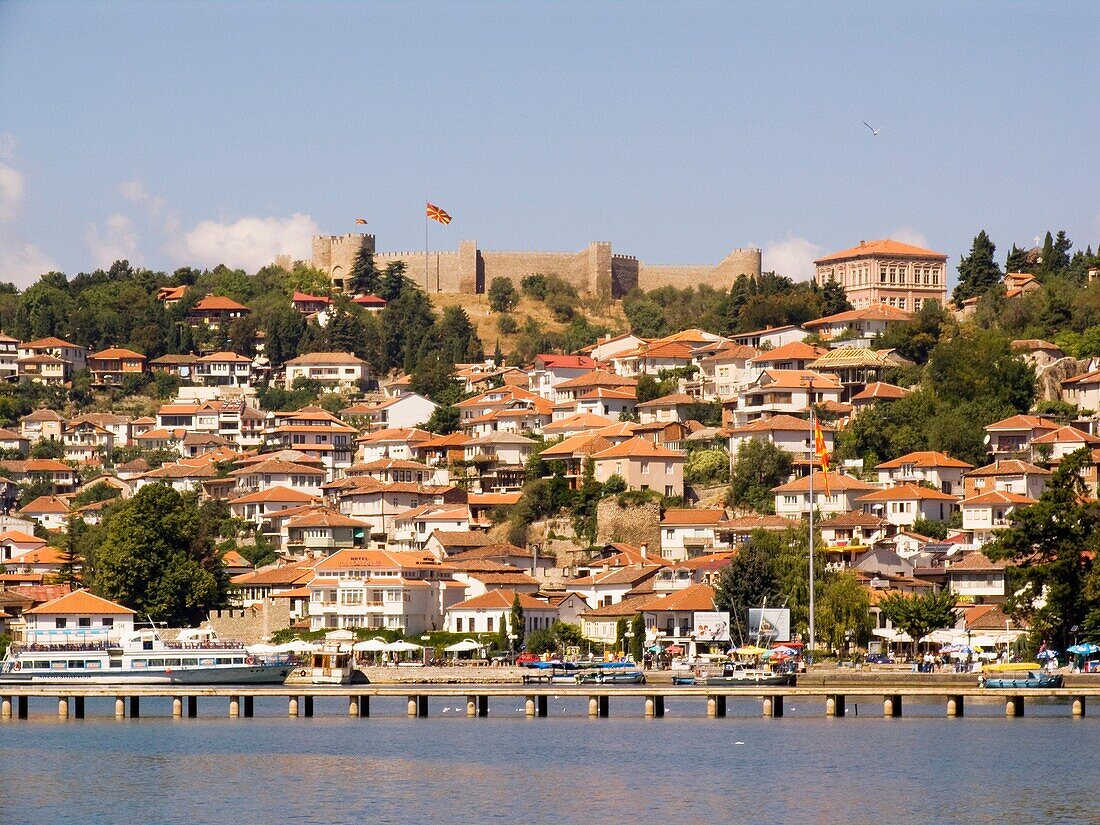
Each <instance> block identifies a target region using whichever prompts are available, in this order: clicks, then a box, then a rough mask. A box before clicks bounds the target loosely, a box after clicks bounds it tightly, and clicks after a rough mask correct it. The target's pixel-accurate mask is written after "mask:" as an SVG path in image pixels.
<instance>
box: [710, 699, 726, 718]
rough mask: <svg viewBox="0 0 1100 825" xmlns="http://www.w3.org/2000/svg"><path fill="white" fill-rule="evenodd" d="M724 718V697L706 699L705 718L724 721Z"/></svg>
mask: <svg viewBox="0 0 1100 825" xmlns="http://www.w3.org/2000/svg"><path fill="white" fill-rule="evenodd" d="M725 716H726V697H725V696H708V697H707V717H708V718H710V719H724V718H725Z"/></svg>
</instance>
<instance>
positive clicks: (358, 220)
mask: <svg viewBox="0 0 1100 825" xmlns="http://www.w3.org/2000/svg"><path fill="white" fill-rule="evenodd" d="M355 223H356V224H358V225H359V226H366V225H367V219H366V218H356V219H355Z"/></svg>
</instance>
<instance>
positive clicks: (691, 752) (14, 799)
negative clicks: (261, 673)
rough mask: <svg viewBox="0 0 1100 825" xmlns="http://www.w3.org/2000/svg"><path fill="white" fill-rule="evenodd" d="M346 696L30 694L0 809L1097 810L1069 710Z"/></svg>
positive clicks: (735, 817)
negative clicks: (240, 713) (121, 702)
mask: <svg viewBox="0 0 1100 825" xmlns="http://www.w3.org/2000/svg"><path fill="white" fill-rule="evenodd" d="M346 709H347V705H346V702H343V701H336V700H332V701H327V700H326V701H320V700H319V701H318V702H317V706H316V712H317V716H315V717H314V718H312V719H304V718H301V719H288V718H287V717H286V716H285V714H286V703H285V701H283V700H274V699H273V700H258V701H257V705H256V712H257V718H254V719H239V720H229V719H227V718H224V714H225V713H226V712H227V702H226V700H224V699H222V700H200V703H199V714H200V718H199V719H190V720H172V719H170V718H165V717H168V716H170V706H169V705H168V703H167V702H163V701H161V702H158V701H148V700H147V701H146V702H144V703H143V706H142V714H143V716H142V718H141V719H127V720H123V721H115V720H114V719H113V718H112V717H111V715H110V714H112V713H113V703H110V702H96V701H89V703H88V714H89V718H88V719H85V720H82V721H76V720H71V721H68V722H58V721H57V720H56V718H55V714H56V704H55V703H53V702H45V701H42V702H32V704H31V715H32V719H31V721H30V722H29V723H28V722H6V723H3V724H0V781H2V784H0V823H3V824H4V825H7V823H12V825H15V823H96V825H98V824H99V823H104V825H107V824H108V823H109V824H110V825H114V824H115V823H196V825H199V824H200V823H202V824H205V823H219V825H220V823H295V824H300V825H313V823H343V822H369V823H434V822H445V823H482V822H505V823H511V822H517V823H550V822H554V823H560V822H583V823H603V822H616V823H618V822H624V823H641V824H642V825H648V824H649V823H654V824H655V825H656V824H657V823H660V824H661V825H664V824H665V823H676V824H677V825H679V823H708V825H714V823H726V822H752V823H772V822H775V823H784V825H791V823H795V825H801V823H817V822H822V823H836V822H844V823H892V822H924V823H940V822H966V823H991V824H992V823H996V825H1004V824H1005V823H1034V822H1043V823H1087V822H1100V802H1098V801H1097V793H1098V783H1097V780H1100V767H1098V766H1097V762H1096V761H1095V748H1096V744H1097V736H1098V734H1100V721H1098V720H1095V719H1091V718H1086V719H1083V720H1080V719H1079V720H1073V719H1071V718H1069V709H1068V707H1067V706H1066V705H1060V706H1042V705H1029V706H1028V708H1027V714H1028V715H1027V716H1026V717H1025V718H1024V719H1021V720H1007V719H1005V718H1004V716H1003V706H1000V705H997V706H993V705H986V706H977V705H968V707H967V714H968V715H967V718H965V719H959V720H950V719H945V718H943V716H942V714H943V706H942V705H939V704H937V705H935V706H932V705H929V706H923V707H922V706H915V705H913V706H910V705H906V707H905V713H906V716H905V717H904V718H902V719H891V720H884V719H882V718H881V705H880V704H878V703H877V702H875V703H861V708H860V710H861V713H860V715H859V716H856V715H855V714H854V708H853V707H852V706H851V705H849V715H848V717H847V718H844V719H825V718H823V716H822V713H823V706H822V703H821V702H820V701H816V700H815V701H812V702H807V703H806V704H805V705H803V706H800V705H799V703H797V702H794V703H791V700H789V699H788V706H787V716H786V717H785V718H783V719H776V720H767V719H761V718H759V717H758V716H757V714H758V713H759V704H758V703H756V702H744V703H742V702H733V703H731V705H730V714H731V715H730V716H729V717H728V718H726V719H717V720H708V719H706V718H704V715H703V705H702V703H701V702H699V701H687V700H680V701H675V700H670V701H669V703H668V714H669V715H668V716H667V717H666V718H665V719H659V720H645V719H642V718H640V717H641V710H642V709H641V700H637V699H633V700H627V699H621V700H618V701H616V700H614V699H613V700H612V703H611V713H612V716H613V718H611V719H602V720H592V721H590V720H588V719H587V718H586V717H585V711H586V703H585V700H583V699H580V698H574V697H569V698H562V699H558V700H556V701H551V703H550V709H549V710H550V715H551V717H552V718H549V719H532V720H528V719H524V718H523V716H522V710H521V704H520V703H519V702H518V701H512V700H497V701H494V702H493V703H492V704H491V710H490V716H489V718H487V719H466V718H465V717H464V715H462V714H464V712H465V707H464V706H463V707H462V708H461V710H460V709H459V706H458V702H457V701H455V700H446V699H440V700H432V704H431V714H432V716H431V718H428V719H406V718H404V710H405V708H404V703H403V702H401V701H397V700H378V699H375V700H374V701H373V702H372V707H371V712H372V716H371V718H369V719H348V718H346V717H345V716H344V715H343V713H344V712H345V711H346ZM876 711H877V714H876Z"/></svg>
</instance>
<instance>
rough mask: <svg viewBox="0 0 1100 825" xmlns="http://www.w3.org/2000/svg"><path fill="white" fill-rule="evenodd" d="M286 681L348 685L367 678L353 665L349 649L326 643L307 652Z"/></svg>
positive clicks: (288, 682) (353, 658) (353, 661)
mask: <svg viewBox="0 0 1100 825" xmlns="http://www.w3.org/2000/svg"><path fill="white" fill-rule="evenodd" d="M286 681H287V684H292V685H300V684H307V685H348V684H351V683H352V682H360V683H362V684H365V683H367V681H368V680H367V677H366V676H365V675H364V674H362V673H360V672H359V670H358V669H357V668H356V667H355V657H354V655H353V654H352V652H351V651H350V650H345V649H344V647H343V646H342V645H338V644H336V645H333V644H326V645H324V646H323V647H321V648H319V649H318V650H314V651H313V652H312V653H309V654H307V656H306V658H305V660H304V661H303V662H301V663H300V664H298V665H297V666H295V668H294V670H293V671H292V672H291V674H290V676H289V677H288V678H287V680H286Z"/></svg>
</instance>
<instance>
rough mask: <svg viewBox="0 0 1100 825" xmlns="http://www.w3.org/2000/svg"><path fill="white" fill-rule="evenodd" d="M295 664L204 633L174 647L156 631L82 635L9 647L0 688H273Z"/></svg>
mask: <svg viewBox="0 0 1100 825" xmlns="http://www.w3.org/2000/svg"><path fill="white" fill-rule="evenodd" d="M294 663H295V660H294V658H293V657H291V656H288V655H279V656H255V655H252V654H250V653H249V652H248V651H247V650H245V648H244V645H243V644H241V643H240V642H234V641H225V640H221V639H219V638H218V636H217V634H216V633H215V632H214V631H213V630H211V629H207V628H195V629H191V630H184V631H183V632H182V633H180V635H179V636H178V637H177V638H176V639H175V640H173V641H165V640H164V639H162V638H161V636H160V634H159V633H158V632H157V631H156V630H155V629H144V630H134V631H131V632H129V633H126V634H124V635H122V636H121V637H117V638H116V637H112V635H111V634H109V633H98V634H96V633H86V632H85V633H81V634H79V635H77V634H74V635H73V636H71V637H69V638H68V639H67V640H57V639H55V638H49V639H47V640H45V641H34V640H33V637H32V641H30V642H28V643H19V642H13V643H12V644H11V645H9V647H8V652H7V655H6V656H5V657H4V660H3V662H0V683H17V684H74V683H75V684H126V685H136V684H143V685H160V684H181V685H220V684H227V685H237V684H278V683H281V682H282V681H283V680H284V679H286V677H287V676H288V675H289V674H290V672H291V669H292V667H293V665H294Z"/></svg>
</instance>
